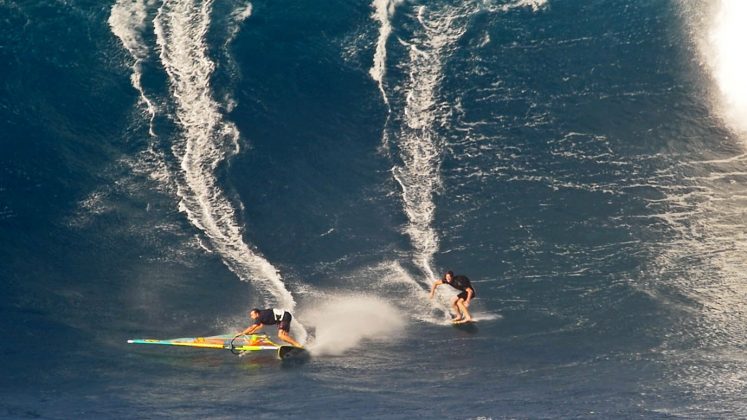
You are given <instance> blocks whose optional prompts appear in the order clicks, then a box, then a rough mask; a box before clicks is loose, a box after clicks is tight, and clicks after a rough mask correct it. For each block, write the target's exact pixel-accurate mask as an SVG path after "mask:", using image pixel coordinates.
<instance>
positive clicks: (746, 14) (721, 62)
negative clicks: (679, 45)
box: [703, 0, 747, 135]
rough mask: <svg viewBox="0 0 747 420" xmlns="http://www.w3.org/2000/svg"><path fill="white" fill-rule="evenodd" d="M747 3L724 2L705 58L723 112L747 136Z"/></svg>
mask: <svg viewBox="0 0 747 420" xmlns="http://www.w3.org/2000/svg"><path fill="white" fill-rule="evenodd" d="M745 22H747V2H745V1H743V0H721V1H720V2H719V3H718V6H717V8H716V10H715V13H714V15H713V18H712V22H711V24H710V28H709V31H708V37H707V41H706V42H705V43H704V44H703V48H704V55H705V57H706V59H707V62H708V64H709V67H710V70H711V73H712V76H713V78H714V80H715V83H716V85H717V86H718V88H719V92H720V94H721V97H720V100H719V102H720V103H721V108H722V113H723V115H724V117H725V120H726V121H727V123H728V124H729V125H730V126H731V127H732V128H733V129H734V130H735V131H737V132H738V133H740V134H742V135H744V134H747V54H746V53H745V41H746V40H747V25H745Z"/></svg>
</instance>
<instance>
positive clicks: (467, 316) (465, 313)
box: [456, 298, 472, 322]
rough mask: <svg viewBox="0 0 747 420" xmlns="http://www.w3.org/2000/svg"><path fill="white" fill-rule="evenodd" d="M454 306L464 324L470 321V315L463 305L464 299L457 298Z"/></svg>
mask: <svg viewBox="0 0 747 420" xmlns="http://www.w3.org/2000/svg"><path fill="white" fill-rule="evenodd" d="M456 304H457V306H458V307H459V310H460V312H461V314H462V320H463V321H464V322H469V321H472V315H470V313H469V311H468V310H467V307H466V306H465V305H464V299H462V298H459V299H458V300H457V302H456Z"/></svg>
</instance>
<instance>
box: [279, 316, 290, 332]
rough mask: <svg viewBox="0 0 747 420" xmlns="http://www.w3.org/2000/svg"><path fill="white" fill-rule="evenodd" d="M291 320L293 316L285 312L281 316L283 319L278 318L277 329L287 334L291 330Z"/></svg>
mask: <svg viewBox="0 0 747 420" xmlns="http://www.w3.org/2000/svg"><path fill="white" fill-rule="evenodd" d="M291 320H293V316H292V315H291V314H290V312H288V311H285V313H284V314H283V317H282V318H280V323H279V324H278V329H279V330H283V331H285V332H287V333H289V332H290V329H291Z"/></svg>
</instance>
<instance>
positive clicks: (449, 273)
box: [444, 271, 454, 277]
mask: <svg viewBox="0 0 747 420" xmlns="http://www.w3.org/2000/svg"><path fill="white" fill-rule="evenodd" d="M446 276H451V277H454V272H453V271H447V272H446V275H445V276H444V277H446Z"/></svg>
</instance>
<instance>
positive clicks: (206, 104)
mask: <svg viewBox="0 0 747 420" xmlns="http://www.w3.org/2000/svg"><path fill="white" fill-rule="evenodd" d="M149 6H150V8H151V9H153V4H146V3H144V2H120V3H117V4H116V5H115V6H114V8H113V10H112V15H111V17H110V20H109V22H110V25H111V26H112V29H113V31H114V33H115V34H116V35H117V36H118V37H119V38H120V39H121V40H122V42H123V45H124V46H125V48H126V49H127V50H128V51H129V52H130V53H131V54H132V56H133V58H134V59H135V64H134V65H133V76H132V82H133V86H134V87H135V88H136V89H137V90H138V91H139V92H140V93H141V97H142V98H143V101H144V102H145V103H146V104H147V107H148V110H149V112H150V113H153V112H155V111H154V110H153V107H152V104H151V101H150V100H149V99H148V98H147V95H146V94H145V92H144V91H143V88H142V85H141V83H140V78H141V65H140V63H141V61H142V60H143V59H144V57H145V56H146V55H147V52H148V51H149V49H150V47H149V46H148V45H147V44H145V42H144V39H143V36H142V31H143V29H144V27H145V21H146V19H147V13H148V12H147V9H148V7H149ZM212 13H213V2H212V1H204V2H188V1H181V2H165V3H164V4H162V5H160V6H159V7H158V9H157V11H156V14H155V16H154V18H153V21H152V25H153V31H154V33H155V37H156V39H155V41H156V45H155V46H153V47H152V48H153V49H157V50H158V56H159V58H160V63H161V65H162V66H163V69H164V71H165V72H166V74H167V76H168V80H169V86H170V91H171V95H172V96H171V97H170V98H169V100H170V101H172V102H173V104H174V107H175V113H174V115H173V119H174V120H175V122H176V123H177V124H178V126H179V127H180V128H181V133H180V134H179V137H178V138H177V139H175V141H174V143H173V146H172V152H173V154H174V156H175V157H176V158H178V159H179V169H180V170H179V172H178V173H176V174H174V175H175V176H174V178H175V180H176V188H177V195H178V196H179V198H180V199H181V201H180V204H179V208H180V210H182V211H183V212H185V214H186V215H187V217H188V218H189V220H190V222H192V224H193V225H194V226H195V227H197V228H198V229H200V230H201V231H202V232H204V233H205V235H206V236H207V237H208V238H209V240H210V244H211V246H212V247H213V248H214V249H215V251H217V252H218V253H219V254H220V255H221V257H222V258H223V260H224V262H225V263H226V265H227V266H228V267H229V268H230V269H231V270H232V271H233V272H235V273H236V274H237V275H238V276H239V278H240V279H242V280H244V281H251V282H253V283H255V284H257V285H258V286H259V287H258V290H259V292H260V294H261V296H262V302H263V303H265V304H268V305H273V306H280V307H283V308H287V309H289V310H292V309H293V308H294V307H295V301H294V299H293V297H292V296H291V294H290V292H289V291H288V290H287V289H286V288H285V285H284V283H283V281H282V278H281V277H280V275H279V272H278V270H277V269H276V268H275V267H274V266H273V265H272V264H271V263H270V262H269V261H267V260H266V259H265V258H263V257H262V256H261V255H260V254H259V253H258V252H257V251H256V250H253V249H252V248H251V247H250V246H249V245H248V244H247V243H246V242H245V241H244V240H243V232H242V227H241V225H240V224H239V222H238V220H237V216H236V210H235V208H234V204H233V203H231V202H230V200H228V198H227V197H226V194H225V193H224V191H223V189H222V187H221V185H219V181H218V175H217V174H218V172H219V171H220V167H221V165H222V164H224V163H225V161H226V160H227V159H230V158H231V156H234V155H235V154H237V153H238V152H239V143H240V133H239V131H238V129H237V128H236V126H235V125H234V124H233V123H231V122H229V121H227V120H226V118H225V107H224V106H222V105H220V104H219V103H218V102H217V101H216V100H215V99H214V96H215V92H214V91H213V88H212V85H211V83H212V77H213V73H214V70H215V62H214V61H213V59H211V57H210V55H209V47H208V45H207V39H206V38H207V36H208V32H209V30H210V28H211V24H212V23H213V22H212V20H211V15H212ZM250 13H251V5H250V4H245V5H241V7H237V9H236V11H235V12H234V13H233V15H232V17H233V18H234V22H231V25H233V27H234V29H230V30H229V31H228V32H229V39H228V40H227V41H226V43H228V42H230V41H231V38H233V37H234V36H235V35H236V32H237V31H238V29H237V28H238V25H239V24H240V23H241V22H242V21H243V20H244V19H246V18H247V17H248V16H249V14H250ZM151 132H152V130H151Z"/></svg>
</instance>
